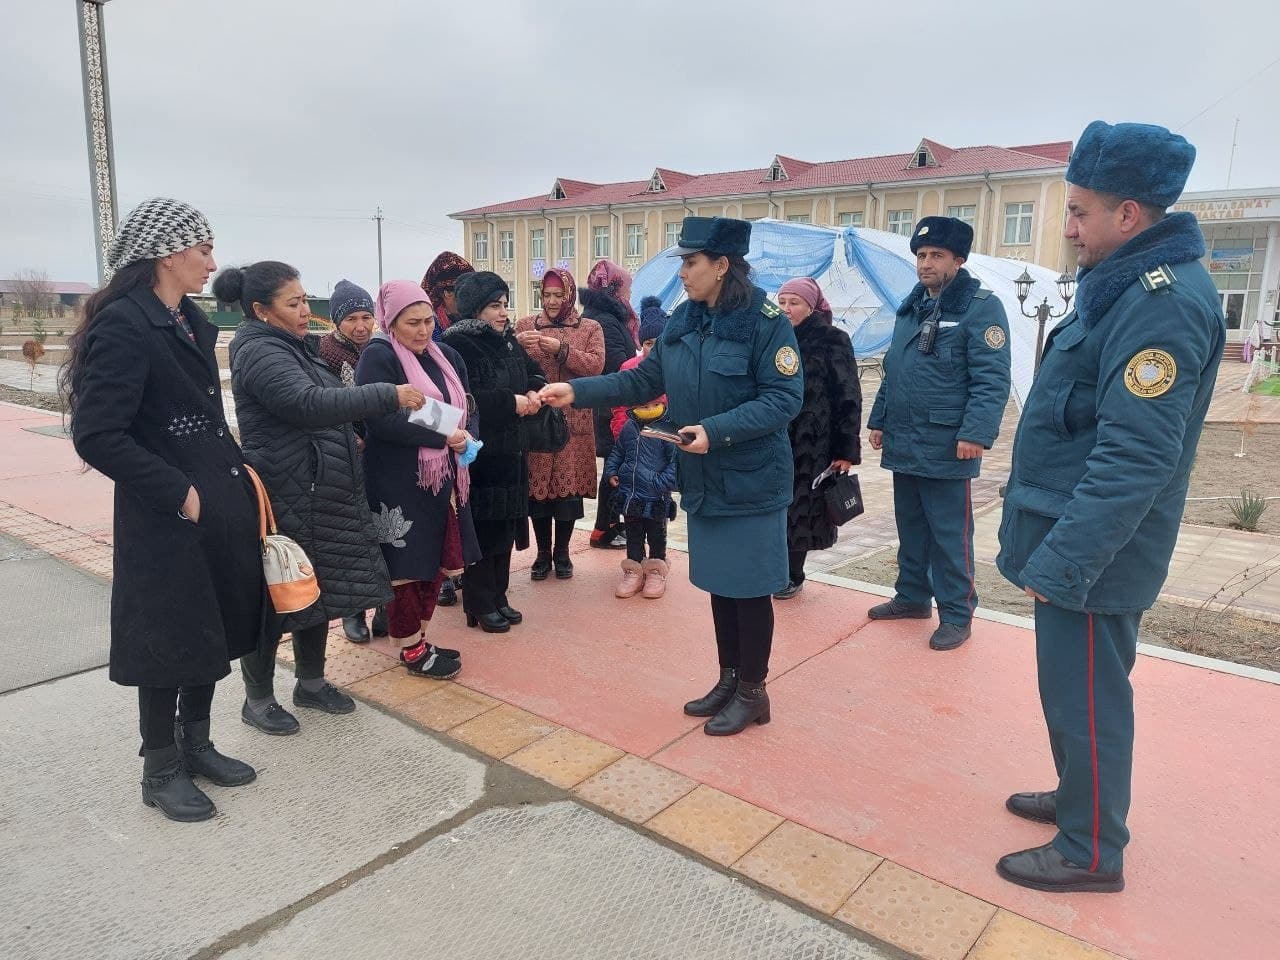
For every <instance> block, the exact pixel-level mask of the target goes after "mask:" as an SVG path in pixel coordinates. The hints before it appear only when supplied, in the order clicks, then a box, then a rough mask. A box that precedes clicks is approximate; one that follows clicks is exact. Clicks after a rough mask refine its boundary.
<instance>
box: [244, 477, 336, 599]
mask: <svg viewBox="0 0 1280 960" xmlns="http://www.w3.org/2000/svg"><path fill="white" fill-rule="evenodd" d="M244 468H245V470H247V471H248V472H249V478H250V479H251V480H252V481H253V488H254V489H255V490H256V491H257V492H258V536H259V537H260V538H261V539H262V572H263V573H264V574H265V575H266V578H267V591H268V592H269V593H270V594H271V605H272V606H273V607H275V610H276V613H297V612H298V611H299V610H305V609H307V607H309V606H311V605H312V604H313V603H315V602H316V601H317V600H319V599H320V583H319V581H317V580H316V572H315V568H314V567H312V566H311V561H310V560H309V559H308V558H307V554H306V552H305V551H304V550H303V549H302V548H301V547H300V546H298V544H297V541H295V540H293V539H292V538H291V537H286V536H285V535H284V534H282V533H280V532H279V531H278V530H277V529H276V515H275V513H274V512H273V511H272V509H271V498H270V497H268V496H267V489H266V487H264V486H263V485H262V478H261V477H259V476H258V471H256V470H254V469H253V467H251V466H249V465H248V464H247V463H246V464H245V465H244Z"/></svg>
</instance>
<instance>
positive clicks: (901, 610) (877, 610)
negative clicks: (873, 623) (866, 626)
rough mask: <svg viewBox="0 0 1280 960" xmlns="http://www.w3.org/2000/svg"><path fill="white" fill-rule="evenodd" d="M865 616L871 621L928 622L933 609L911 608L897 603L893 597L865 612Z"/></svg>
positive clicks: (896, 599)
mask: <svg viewBox="0 0 1280 960" xmlns="http://www.w3.org/2000/svg"><path fill="white" fill-rule="evenodd" d="M867 616H868V617H870V618H871V619H872V620H928V619H929V618H930V617H932V616H933V608H932V607H913V606H911V605H909V604H906V603H899V602H898V598H897V597H894V598H893V599H892V600H890V601H888V602H887V603H877V604H876V605H875V606H874V607H872V608H871V609H870V610H868V611H867Z"/></svg>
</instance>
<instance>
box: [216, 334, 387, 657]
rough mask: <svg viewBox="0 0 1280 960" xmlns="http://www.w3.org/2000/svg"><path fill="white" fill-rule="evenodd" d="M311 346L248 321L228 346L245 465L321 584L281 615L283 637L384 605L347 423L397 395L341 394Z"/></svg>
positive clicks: (381, 388)
mask: <svg viewBox="0 0 1280 960" xmlns="http://www.w3.org/2000/svg"><path fill="white" fill-rule="evenodd" d="M317 339H318V338H316V337H306V338H299V337H295V336H293V335H291V334H289V333H286V332H284V331H283V330H278V329H276V328H275V327H271V326H268V325H267V324H265V323H261V322H259V321H253V320H246V321H245V322H244V323H242V324H240V327H239V328H238V329H237V330H236V335H235V337H234V338H233V339H232V341H231V345H230V347H229V352H230V356H231V389H232V393H233V395H234V396H235V401H236V418H237V420H239V423H240V446H241V447H242V448H243V450H244V455H245V459H246V460H247V461H248V462H249V465H250V466H252V467H253V468H254V469H255V470H257V471H258V473H259V474H260V475H261V477H262V482H263V483H264V484H265V485H266V488H267V491H268V493H269V494H270V496H271V507H272V509H273V510H274V511H275V515H276V523H277V525H278V526H279V528H280V532H281V533H284V534H287V535H288V536H290V537H293V539H295V540H296V541H298V543H299V544H300V545H301V546H302V548H303V549H304V550H305V551H306V552H307V556H308V557H310V558H311V562H312V564H314V566H315V570H316V577H317V578H318V579H319V581H320V601H319V602H318V603H316V604H314V605H312V606H310V607H308V608H307V609H306V610H303V611H300V612H298V613H294V614H289V615H288V616H287V617H284V618H283V621H282V623H281V625H280V629H281V630H282V631H284V632H288V631H292V630H300V629H302V628H304V627H309V626H314V625H315V624H317V623H321V622H327V621H329V620H332V619H334V618H336V617H349V616H355V615H356V614H357V613H360V612H361V611H364V610H367V609H369V608H371V607H376V606H378V605H379V604H382V603H386V602H387V601H389V600H390V599H391V582H390V580H389V579H388V577H387V568H386V564H385V563H384V561H383V559H382V550H381V548H380V547H379V545H378V540H377V537H376V535H375V534H374V531H373V521H372V518H371V517H370V515H369V504H368V500H367V498H366V496H365V487H364V473H363V468H362V466H361V462H360V456H359V454H358V453H357V451H356V438H355V432H354V431H353V429H352V426H351V424H352V422H353V421H355V420H359V419H362V418H364V417H370V416H375V415H378V414H386V413H391V412H393V411H394V410H396V409H397V408H398V407H399V402H398V398H397V396H396V388H395V386H394V385H392V384H390V383H370V384H367V385H365V386H361V387H347V386H343V384H342V381H340V380H339V379H338V378H337V377H335V376H334V375H333V374H332V373H331V372H330V371H329V369H328V368H327V367H326V366H325V364H324V362H323V361H322V360H321V359H320V355H319V352H318V349H317Z"/></svg>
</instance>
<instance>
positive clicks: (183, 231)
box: [107, 197, 213, 272]
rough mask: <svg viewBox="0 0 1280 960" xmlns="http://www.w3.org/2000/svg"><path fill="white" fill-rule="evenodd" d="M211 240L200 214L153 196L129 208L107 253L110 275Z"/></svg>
mask: <svg viewBox="0 0 1280 960" xmlns="http://www.w3.org/2000/svg"><path fill="white" fill-rule="evenodd" d="M212 240H213V228H212V227H210V226H209V221H208V220H206V219H205V216H204V214H203V213H201V212H200V211H199V210H197V209H196V208H195V207H193V206H191V205H190V204H186V203H183V202H182V201H181V200H170V199H168V198H167V197H153V198H152V199H150V200H144V201H142V203H140V204H138V205H137V206H136V207H134V208H133V212H132V213H130V214H129V216H127V217H126V218H125V219H124V222H123V223H121V224H120V227H119V229H118V230H117V231H116V238H115V240H113V241H112V242H111V247H110V248H109V249H108V250H107V267H108V268H110V269H111V271H112V272H114V271H116V270H119V269H120V268H121V267H127V266H128V265H129V264H131V263H137V262H138V261H139V260H159V259H160V258H161V257H167V256H169V254H171V253H181V252H182V251H183V250H188V249H190V248H191V247H194V246H197V245H199V244H201V243H209V242H211V241H212Z"/></svg>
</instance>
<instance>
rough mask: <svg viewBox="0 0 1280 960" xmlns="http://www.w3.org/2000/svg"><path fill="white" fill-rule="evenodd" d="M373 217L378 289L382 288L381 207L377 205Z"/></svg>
mask: <svg viewBox="0 0 1280 960" xmlns="http://www.w3.org/2000/svg"><path fill="white" fill-rule="evenodd" d="M373 219H374V220H376V221H377V223H378V289H379V290H381V289H382V207H381V206H379V207H378V212H377V213H375V214H374V215H373Z"/></svg>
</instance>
